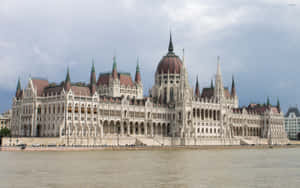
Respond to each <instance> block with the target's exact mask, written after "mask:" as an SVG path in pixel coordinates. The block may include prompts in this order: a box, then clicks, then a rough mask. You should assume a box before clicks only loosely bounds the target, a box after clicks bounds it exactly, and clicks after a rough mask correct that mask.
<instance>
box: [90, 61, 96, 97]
mask: <svg viewBox="0 0 300 188" xmlns="http://www.w3.org/2000/svg"><path fill="white" fill-rule="evenodd" d="M90 90H91V94H92V95H93V94H94V93H95V92H96V71H95V64H94V60H92V70H91V78H90Z"/></svg>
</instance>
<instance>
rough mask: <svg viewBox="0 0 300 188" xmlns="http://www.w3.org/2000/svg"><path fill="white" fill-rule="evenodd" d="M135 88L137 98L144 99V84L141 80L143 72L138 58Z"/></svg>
mask: <svg viewBox="0 0 300 188" xmlns="http://www.w3.org/2000/svg"><path fill="white" fill-rule="evenodd" d="M134 81H135V86H136V89H137V90H136V92H137V93H136V96H137V98H140V99H141V98H143V84H142V79H141V72H140V65H139V58H137V64H136V70H135V79H134Z"/></svg>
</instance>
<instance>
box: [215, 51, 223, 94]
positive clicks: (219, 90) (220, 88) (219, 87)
mask: <svg viewBox="0 0 300 188" xmlns="http://www.w3.org/2000/svg"><path fill="white" fill-rule="evenodd" d="M217 63H218V65H217V73H216V80H215V83H216V85H215V88H214V95H215V96H216V97H218V98H222V97H224V87H223V81H222V74H221V66H220V57H219V56H218V58H217Z"/></svg>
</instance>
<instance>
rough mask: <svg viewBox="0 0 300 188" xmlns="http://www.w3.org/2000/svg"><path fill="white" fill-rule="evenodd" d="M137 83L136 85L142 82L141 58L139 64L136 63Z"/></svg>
mask: <svg viewBox="0 0 300 188" xmlns="http://www.w3.org/2000/svg"><path fill="white" fill-rule="evenodd" d="M135 82H136V83H140V82H141V73H140V65H139V57H137V63H136V71H135Z"/></svg>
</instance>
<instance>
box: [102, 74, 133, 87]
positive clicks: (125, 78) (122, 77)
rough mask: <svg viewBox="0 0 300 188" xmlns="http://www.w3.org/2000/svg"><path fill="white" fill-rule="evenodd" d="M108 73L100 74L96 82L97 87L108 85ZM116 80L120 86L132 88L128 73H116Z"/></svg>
mask: <svg viewBox="0 0 300 188" xmlns="http://www.w3.org/2000/svg"><path fill="white" fill-rule="evenodd" d="M110 75H111V74H110V73H102V74H100V76H99V78H98V82H97V86H100V85H108V84H109V78H110ZM118 78H119V80H120V84H121V85H123V86H131V87H132V86H134V83H133V81H132V78H131V75H130V73H118Z"/></svg>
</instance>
